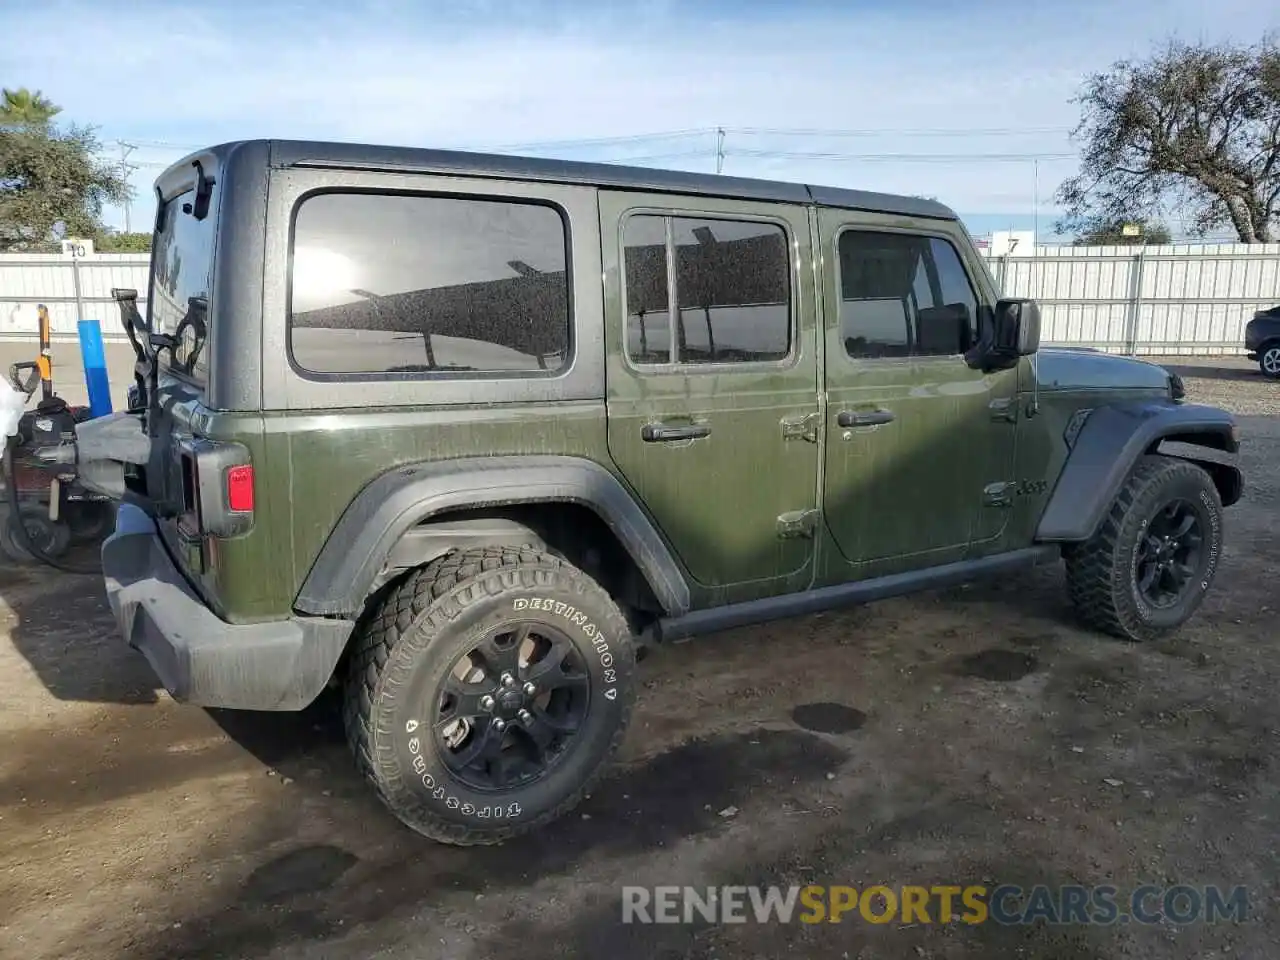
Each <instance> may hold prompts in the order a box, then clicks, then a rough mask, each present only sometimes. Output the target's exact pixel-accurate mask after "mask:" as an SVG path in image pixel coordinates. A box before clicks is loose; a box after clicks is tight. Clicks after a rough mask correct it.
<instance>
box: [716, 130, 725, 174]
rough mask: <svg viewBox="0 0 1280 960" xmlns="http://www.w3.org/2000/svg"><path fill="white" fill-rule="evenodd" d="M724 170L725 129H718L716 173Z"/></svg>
mask: <svg viewBox="0 0 1280 960" xmlns="http://www.w3.org/2000/svg"><path fill="white" fill-rule="evenodd" d="M723 170H724V127H716V173H721V172H723Z"/></svg>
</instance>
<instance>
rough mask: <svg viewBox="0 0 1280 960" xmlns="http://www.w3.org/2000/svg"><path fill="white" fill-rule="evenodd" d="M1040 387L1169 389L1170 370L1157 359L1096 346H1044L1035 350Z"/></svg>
mask: <svg viewBox="0 0 1280 960" xmlns="http://www.w3.org/2000/svg"><path fill="white" fill-rule="evenodd" d="M1035 370H1036V379H1037V380H1038V381H1039V384H1040V389H1041V390H1168V389H1169V371H1168V370H1166V369H1165V368H1164V367H1162V366H1160V365H1159V364H1157V363H1151V362H1150V361H1148V360H1138V359H1135V358H1133V357H1121V356H1117V355H1116V354H1112V353H1100V352H1098V351H1096V350H1088V349H1071V348H1063V347H1046V348H1043V349H1041V350H1038V351H1037V352H1036V357H1035Z"/></svg>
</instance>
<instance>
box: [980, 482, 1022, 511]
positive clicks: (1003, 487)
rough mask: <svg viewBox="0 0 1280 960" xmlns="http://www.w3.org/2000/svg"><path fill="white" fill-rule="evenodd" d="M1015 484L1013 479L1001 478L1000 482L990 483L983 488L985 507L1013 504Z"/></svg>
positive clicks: (1009, 505) (983, 503)
mask: <svg viewBox="0 0 1280 960" xmlns="http://www.w3.org/2000/svg"><path fill="white" fill-rule="evenodd" d="M1014 486H1015V484H1014V482H1013V481H1012V480H1001V481H1000V482H999V483H988V484H987V485H986V486H985V487H983V488H982V505H983V506H984V507H1011V506H1013V488H1014Z"/></svg>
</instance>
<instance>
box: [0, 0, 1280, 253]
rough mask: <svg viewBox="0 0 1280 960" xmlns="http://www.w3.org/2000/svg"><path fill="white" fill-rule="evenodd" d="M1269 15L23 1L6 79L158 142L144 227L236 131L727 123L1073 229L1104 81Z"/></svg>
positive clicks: (708, 151)
mask: <svg viewBox="0 0 1280 960" xmlns="http://www.w3.org/2000/svg"><path fill="white" fill-rule="evenodd" d="M1268 29H1280V8H1276V7H1275V5H1274V4H1269V3H1267V2H1265V0H1128V2H1125V3H1115V2H1114V0H1073V2H1067V3H1062V2H1059V3H1041V2H1036V0H1023V2H1015V0H970V2H968V3H946V2H944V0H900V2H897V3H894V2H892V0H845V2H838V0H812V2H809V0H792V2H785V0H737V2H731V0H710V2H701V3H700V2H691V0H686V2H678V0H595V2H591V3H582V2H578V3H571V2H568V0H525V2H522V3H509V2H499V0H448V2H446V0H398V2H391V0H348V2H346V3H334V4H332V5H331V6H326V5H325V4H323V3H314V2H310V3H300V2H294V0H252V2H249V0H224V2H215V0H203V2H199V3H193V2H189V0H165V2H153V0H135V2H125V0H43V2H41V3H38V4H33V3H29V2H22V3H19V2H17V0H0V36H3V37H5V38H6V42H5V43H4V44H3V45H2V49H0V84H2V85H4V86H8V87H14V86H27V87H31V88H38V89H40V90H42V91H43V92H44V93H45V95H47V96H49V97H50V98H51V99H53V100H54V101H55V102H56V103H58V104H60V105H61V106H62V107H63V114H62V118H63V119H65V120H67V121H74V122H76V123H87V124H91V125H93V126H94V127H96V128H97V133H98V137H99V138H100V140H101V142H102V144H103V147H104V151H105V152H106V154H107V155H108V156H115V157H119V156H120V147H119V146H118V144H117V141H120V140H123V141H125V142H127V143H130V144H133V145H134V149H133V150H132V151H131V152H130V153H129V160H128V162H129V163H131V164H134V165H135V167H136V168H135V169H134V170H133V172H132V174H131V182H132V183H133V185H134V187H135V188H136V192H137V195H136V197H135V199H134V201H133V203H132V204H131V207H130V222H131V225H132V227H133V229H135V230H137V229H143V230H147V229H149V228H150V224H151V217H152V216H153V212H154V201H153V200H152V197H151V193H150V191H151V184H152V182H153V181H154V179H155V177H156V176H157V175H158V174H159V173H160V171H161V169H163V167H164V166H165V165H167V164H168V163H170V162H172V161H174V160H176V159H179V158H180V157H181V156H183V155H184V154H185V153H186V152H188V151H189V150H190V149H194V148H198V147H201V146H205V145H208V144H211V143H217V142H221V141H224V140H234V139H241V138H249V137H284V138H295V137H296V138H307V139H319V140H341V141H355V142H375V143H391V144H404V145H413V146H431V147H447V148H469V149H470V148H476V149H498V150H501V151H503V152H513V153H527V154H533V155H542V156H559V157H565V158H568V159H589V160H606V161H618V162H626V161H628V160H629V161H632V162H636V163H639V164H641V165H646V166H665V167H674V168H678V169H687V170H700V171H707V172H714V171H715V169H716V164H717V144H718V143H719V142H720V137H719V135H718V134H717V133H716V130H717V129H723V130H724V135H723V150H724V155H723V160H722V163H723V170H724V172H725V173H730V174H735V175H740V176H760V177H767V178H771V179H782V180H792V181H800V182H809V183H822V184H830V185H835V186H849V187H858V188H862V189H870V190H884V191H889V192H895V193H908V194H917V195H925V196H933V197H936V198H938V199H939V200H941V201H943V202H944V203H946V204H948V205H949V206H951V207H952V208H954V209H956V210H958V211H959V212H960V213H961V215H962V216H963V217H964V219H965V222H966V224H967V225H968V227H969V229H970V231H971V232H973V233H974V234H976V235H985V234H987V233H989V232H990V231H991V230H993V229H1005V228H1015V229H1030V228H1031V227H1032V226H1033V225H1037V224H1038V225H1039V227H1040V230H1041V236H1042V238H1047V239H1051V238H1050V237H1048V236H1047V235H1048V234H1051V232H1052V224H1053V221H1054V220H1055V218H1056V216H1057V211H1056V209H1055V208H1054V205H1053V192H1054V190H1055V189H1056V187H1057V185H1058V184H1059V183H1061V181H1062V180H1063V179H1065V178H1066V177H1068V176H1070V175H1071V174H1072V173H1073V172H1074V170H1075V159H1074V156H1075V153H1076V146H1075V145H1074V144H1073V142H1072V141H1071V139H1070V135H1069V134H1070V130H1071V128H1072V127H1073V126H1074V125H1075V124H1076V122H1077V120H1078V119H1079V115H1078V107H1077V105H1076V104H1073V103H1072V102H1071V100H1072V97H1073V96H1074V95H1075V94H1076V93H1077V92H1078V90H1079V87H1080V84H1081V82H1082V80H1083V79H1084V77H1085V76H1086V75H1087V74H1088V73H1090V72H1093V71H1099V70H1104V69H1106V68H1107V67H1108V66H1109V65H1110V64H1112V63H1113V62H1114V61H1116V60H1117V59H1120V58H1127V57H1141V56H1144V55H1146V54H1147V53H1149V52H1150V51H1151V50H1152V48H1153V45H1155V44H1158V43H1161V42H1163V41H1164V40H1166V39H1168V38H1170V37H1173V36H1177V37H1180V38H1182V39H1185V40H1191V41H1201V40H1207V41H1218V40H1241V41H1246V42H1252V41H1253V40H1255V39H1257V38H1258V37H1259V36H1261V35H1262V34H1263V33H1264V32H1266V31H1267V30H1268ZM583 141H590V142H583ZM107 220H108V222H109V223H110V224H111V225H113V226H116V227H119V226H122V222H123V211H121V210H116V209H113V210H109V211H107ZM1172 226H1173V229H1174V232H1175V234H1177V233H1179V228H1180V224H1179V223H1176V222H1175V223H1173V224H1172Z"/></svg>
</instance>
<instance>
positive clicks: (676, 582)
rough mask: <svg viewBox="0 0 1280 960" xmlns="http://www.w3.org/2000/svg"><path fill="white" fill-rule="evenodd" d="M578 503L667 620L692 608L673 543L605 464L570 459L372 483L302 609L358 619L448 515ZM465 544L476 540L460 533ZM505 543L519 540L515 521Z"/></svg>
mask: <svg viewBox="0 0 1280 960" xmlns="http://www.w3.org/2000/svg"><path fill="white" fill-rule="evenodd" d="M527 503H574V504H580V505H582V506H585V507H587V508H589V509H591V510H592V511H593V512H595V513H596V515H597V516H599V517H600V519H601V520H603V521H604V522H605V524H607V525H608V527H609V529H610V530H611V531H612V532H613V534H614V535H615V536H616V537H617V538H618V540H619V542H620V543H621V544H622V546H623V547H624V548H625V549H626V551H627V552H628V553H629V554H630V556H631V558H632V560H633V561H634V562H635V564H636V566H637V567H638V568H639V570H640V573H641V574H642V575H643V576H644V578H645V579H646V580H647V581H648V583H649V586H650V588H651V589H652V590H653V593H654V596H655V597H656V598H657V599H658V602H659V603H660V604H661V605H662V607H663V609H664V611H665V612H666V615H667V616H672V615H678V614H682V613H685V612H687V611H688V609H689V603H690V601H689V586H688V583H687V581H686V580H685V577H684V574H683V572H682V571H681V569H680V567H679V565H678V564H677V563H676V560H675V558H674V557H673V555H672V553H671V551H670V549H669V548H668V547H667V544H666V542H665V541H664V540H663V539H662V537H661V535H660V534H659V533H658V531H657V529H656V528H655V527H654V525H653V523H652V522H651V521H650V520H649V517H648V515H647V514H646V513H645V512H644V511H643V510H642V509H641V507H640V505H639V504H638V503H637V502H636V500H635V499H634V498H633V497H632V496H631V494H630V493H629V492H628V491H627V489H626V488H625V487H624V486H623V485H622V483H621V482H620V481H619V480H618V479H617V478H616V477H615V476H614V475H613V474H612V473H610V472H609V471H608V470H606V469H605V468H604V467H602V466H601V465H600V464H598V463H595V462H593V461H591V460H586V459H583V458H580V457H569V456H510V457H483V458H465V459H458V460H445V461H436V462H429V463H415V464H406V465H405V466H402V467H397V468H396V469H394V470H391V471H388V472H387V473H384V474H382V475H381V476H379V477H378V478H377V479H375V480H373V481H372V482H371V483H369V484H368V485H367V486H366V487H365V488H364V489H363V490H361V491H360V493H359V494H357V495H356V497H355V499H354V500H353V501H352V502H351V504H350V505H349V506H348V507H347V509H346V510H345V511H344V512H343V514H342V516H341V517H339V519H338V522H337V524H336V525H335V526H334V528H333V530H332V531H331V532H330V534H329V537H328V539H327V540H326V541H325V544H324V546H323V547H322V548H321V550H320V553H319V555H318V556H317V557H316V560H315V562H314V563H313V564H312V566H311V570H310V572H309V573H308V574H307V577H306V580H305V581H304V582H303V584H302V588H301V589H300V590H299V592H298V596H297V598H296V599H295V601H294V607H295V609H297V610H298V611H300V612H303V613H309V614H314V615H317V616H351V615H354V614H356V613H358V612H359V611H360V610H361V609H362V608H363V607H364V604H365V601H366V600H367V598H368V597H369V595H370V594H371V593H372V592H373V591H374V590H375V589H376V587H377V585H378V584H379V582H380V581H381V580H382V579H384V576H385V571H386V569H387V567H388V562H390V563H391V565H393V566H394V565H395V563H396V559H395V551H396V549H397V545H398V544H400V543H401V541H402V540H403V539H404V538H405V537H406V535H408V536H410V537H412V536H413V534H412V531H414V529H415V528H417V527H418V526H419V525H420V524H422V523H423V521H425V520H429V519H430V518H431V517H432V516H434V515H437V514H440V513H442V512H443V511H447V510H456V509H461V508H475V507H487V506H507V505H511V504H527ZM453 526H458V525H449V526H448V527H446V528H445V529H444V530H442V531H441V533H442V534H444V533H446V532H447V534H448V535H447V536H445V540H444V541H442V542H445V541H447V540H448V538H449V536H453V535H454V534H458V535H459V536H461V537H463V539H464V540H465V539H466V538H468V537H472V536H473V533H472V532H471V531H466V530H453V529H452V527H453ZM499 532H500V533H501V534H502V536H503V537H504V540H505V539H510V538H511V537H513V536H514V537H516V538H517V539H518V538H519V537H518V535H519V533H520V529H519V528H518V526H516V525H511V524H508V525H506V526H505V528H503V529H502V530H500V531H499Z"/></svg>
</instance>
